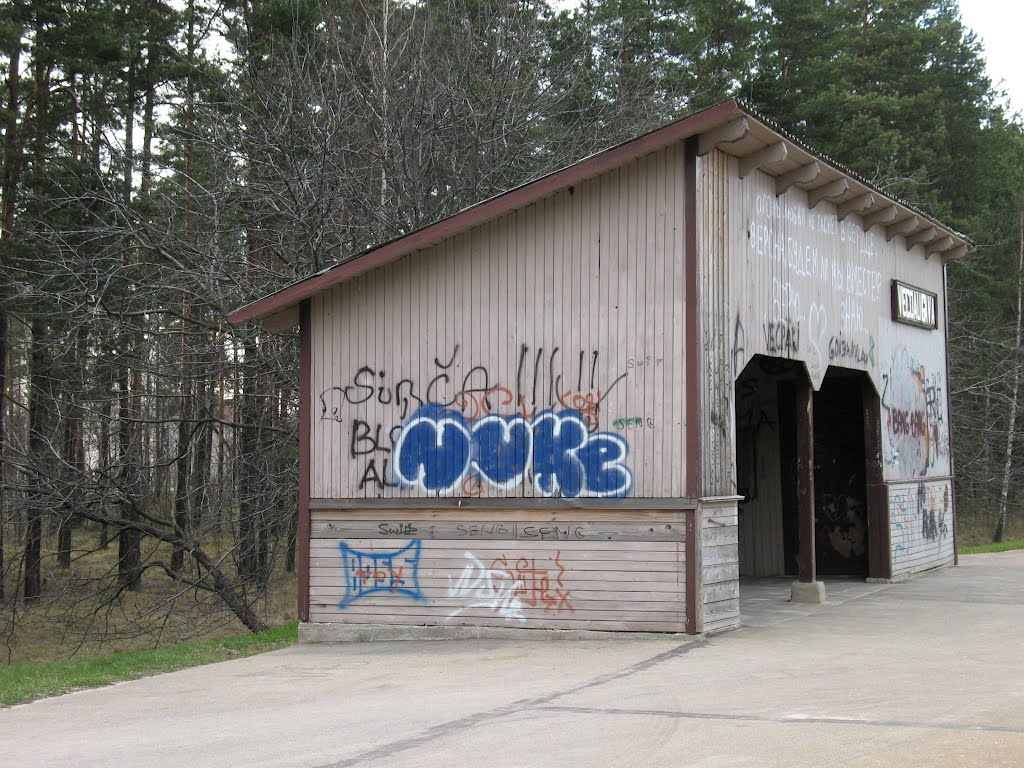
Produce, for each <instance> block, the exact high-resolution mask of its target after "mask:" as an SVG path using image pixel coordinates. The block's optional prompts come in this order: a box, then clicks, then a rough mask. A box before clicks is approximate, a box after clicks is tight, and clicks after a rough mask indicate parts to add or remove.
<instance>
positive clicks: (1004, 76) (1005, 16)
mask: <svg viewBox="0 0 1024 768" xmlns="http://www.w3.org/2000/svg"><path fill="white" fill-rule="evenodd" d="M960 17H961V19H962V20H963V23H964V25H965V26H967V27H970V28H971V29H973V30H974V31H975V32H976V33H977V35H978V37H979V38H980V39H981V43H982V45H983V46H984V47H985V60H986V61H987V62H988V76H989V77H990V78H992V84H993V85H994V86H996V87H997V88H1002V89H1003V90H1005V91H1006V92H1007V94H1008V95H1009V97H1010V105H1011V109H1012V111H1014V112H1022V113H1024V40H1022V39H1021V31H1022V27H1024V4H1022V3H1021V2H1019V0H960Z"/></svg>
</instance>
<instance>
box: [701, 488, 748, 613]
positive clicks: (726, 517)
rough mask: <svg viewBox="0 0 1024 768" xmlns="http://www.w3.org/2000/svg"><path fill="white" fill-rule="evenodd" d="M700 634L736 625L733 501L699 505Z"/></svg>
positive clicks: (737, 594) (736, 527)
mask: <svg viewBox="0 0 1024 768" xmlns="http://www.w3.org/2000/svg"><path fill="white" fill-rule="evenodd" d="M700 515H701V518H702V520H703V533H702V536H703V544H702V547H701V560H702V568H701V570H702V574H703V584H704V631H705V632H719V631H721V630H723V629H729V628H731V627H737V626H739V623H740V582H739V578H740V563H739V551H738V549H737V537H738V535H739V525H738V524H739V520H738V517H737V514H736V500H735V499H730V500H714V501H705V502H702V504H701V512H700Z"/></svg>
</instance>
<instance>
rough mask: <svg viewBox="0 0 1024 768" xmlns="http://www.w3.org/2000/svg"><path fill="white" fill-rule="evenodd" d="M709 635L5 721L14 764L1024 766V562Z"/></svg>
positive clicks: (121, 688)
mask: <svg viewBox="0 0 1024 768" xmlns="http://www.w3.org/2000/svg"><path fill="white" fill-rule="evenodd" d="M784 585H785V584H784V582H774V583H773V582H772V581H770V580H768V581H764V582H758V583H753V582H744V584H743V601H744V604H743V605H744V607H743V613H744V619H745V622H746V623H747V625H748V626H745V627H744V628H742V629H740V630H737V631H733V632H729V633H725V634H722V635H717V636H712V637H708V638H702V639H691V638H681V637H662V638H656V639H630V640H575V641H566V640H515V641H495V640H470V641H433V642H427V641H417V642H380V643H365V644H338V645H320V646H316V645H306V646H295V647H292V648H288V649H285V650H282V651H277V652H274V653H268V654H264V655H262V656H256V657H252V658H247V659H238V660H232V661H225V662H222V663H219V664H214V665H210V666H205V667H197V668H193V669H188V670H182V671H180V672H173V673H169V674H165V675H159V676H156V677H152V678H147V679H145V680H137V681H133V682H128V683H121V684H118V685H113V686H110V687H107V688H101V689H94V690H89V691H81V692H78V693H73V694H69V695H66V696H61V697H56V698H52V699H46V700H42V701H37V702H34V703H31V704H24V705H20V706H16V707H11V708H8V709H3V710H0V766H117V767H118V768H125V767H126V766H154V767H156V768H160V767H162V766H167V767H168V768H170V767H171V766H173V767H174V768H182V766H216V767H217V768H226V767H227V766H282V767H283V766H304V767H307V766H310V767H311V766H337V767H338V768H341V767H342V766H360V767H363V766H365V767H366V768H381V767H383V766H388V767H389V768H402V767H406V766H487V767H488V768H498V767H499V766H707V767H708V768H711V767H712V766H714V767H716V768H717V767H720V766H754V767H756V768H770V767H771V766H786V768H794V767H797V766H814V767H815V768H818V767H820V766H828V768H833V767H835V766H858V767H864V768H866V767H867V766H872V767H876V766H899V767H900V768H911V767H913V766H928V767H929V768H932V767H940V766H958V767H959V766H1014V767H1017V766H1024V551H1018V552H1007V553H1001V554H990V555H973V556H969V557H963V558H961V565H960V566H959V567H957V568H954V569H949V570H946V571H943V572H940V573H935V574H930V575H927V576H924V577H921V578H918V579H915V580H913V581H910V582H908V583H904V584H891V585H890V584H886V585H878V584H871V585H867V584H863V583H862V582H853V581H837V582H835V583H833V584H830V585H829V595H830V598H829V600H828V601H827V602H826V603H824V604H823V605H818V606H794V605H793V604H790V603H788V602H786V600H785V597H784V595H785V589H784Z"/></svg>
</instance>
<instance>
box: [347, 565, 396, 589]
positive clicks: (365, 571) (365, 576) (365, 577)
mask: <svg viewBox="0 0 1024 768" xmlns="http://www.w3.org/2000/svg"><path fill="white" fill-rule="evenodd" d="M404 570H405V566H404V565H400V566H399V567H398V568H360V569H358V570H356V571H354V572H353V574H352V575H353V576H355V577H356V578H357V579H359V580H360V582H361V584H362V586H364V587H365V586H366V584H367V583H368V582H373V584H374V586H380V585H381V584H388V586H389V587H390V589H391V591H392V592H396V591H397V590H398V588H399V587H401V586H403V585H404V584H405V579H403V578H402V571H404Z"/></svg>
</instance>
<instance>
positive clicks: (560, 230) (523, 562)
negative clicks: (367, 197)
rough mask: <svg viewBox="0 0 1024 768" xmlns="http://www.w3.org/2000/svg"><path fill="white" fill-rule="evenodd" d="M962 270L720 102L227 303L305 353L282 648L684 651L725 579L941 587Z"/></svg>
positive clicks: (726, 611)
mask: <svg viewBox="0 0 1024 768" xmlns="http://www.w3.org/2000/svg"><path fill="white" fill-rule="evenodd" d="M969 247H970V244H969V242H968V241H967V240H966V239H965V238H964V237H963V236H962V235H960V234H958V233H957V232H955V231H953V230H951V229H950V228H948V227H945V226H943V225H942V224H941V223H939V222H937V221H935V220H933V219H931V218H929V217H928V216H926V215H925V214H923V213H921V212H920V211H917V210H915V209H913V208H911V207H909V206H908V205H906V204H904V203H902V202H900V201H898V200H895V199H892V198H890V197H887V196H886V195H885V194H883V193H881V192H879V191H878V190H877V189H874V188H872V187H871V186H870V185H869V184H868V183H867V182H865V181H864V180H862V179H860V178H858V177H856V176H855V175H853V174H852V173H850V172H849V171H847V170H844V169H843V168H840V167H838V166H837V165H835V164H834V163H832V162H830V161H829V160H827V159H826V158H824V157H822V156H821V155H819V154H816V153H815V152H814V151H812V150H811V149H809V148H807V147H805V146H802V145H800V144H799V143H798V142H796V141H795V140H793V139H792V138H790V137H788V136H786V135H785V134H783V133H782V132H781V131H780V130H779V129H778V128H776V127H774V126H772V125H771V124H769V123H768V122H766V121H765V120H763V119H762V118H760V117H758V116H756V115H755V114H753V113H752V112H750V111H749V110H747V109H746V108H744V107H743V106H742V105H739V104H737V103H736V102H734V101H727V102H723V103H721V104H718V105H716V106H714V107H711V108H709V109H706V110H704V111H702V112H699V113H696V114H693V115H691V116H689V117H686V118H684V119H682V120H679V121H677V122H675V123H672V124H670V125H667V126H665V127H664V128H661V129H659V130H656V131H654V132H652V133H649V134H647V135H644V136H641V137H640V138H637V139H635V140H633V141H630V142H628V143H625V144H622V145H620V146H617V147H615V148H613V149H610V150H608V151H605V152H602V153H600V154H598V155H594V156H592V157H590V158H588V159H586V160H583V161H582V162H580V163H577V164H576V165H573V166H571V167H568V168H565V169H563V170H561V171H558V172H556V173H553V174H550V175H548V176H545V177H543V178H540V179H538V180H536V181H534V182H531V183H529V184H526V185H524V186H522V187H519V188H517V189H514V190H512V191H510V192H508V193H505V194H503V195H500V196H498V197H495V198H492V199H490V200H487V201H485V202H482V203H480V204H478V205H475V206H473V207H471V208H468V209H466V210H464V211H462V212H460V213H458V214H457V215H455V216H452V217H450V218H448V219H445V220H443V221H440V222H438V223H436V224H433V225H431V226H428V227H425V228H423V229H420V230H417V231H415V232H412V233H410V234H409V235H407V236H404V237H402V238H400V239H398V240H395V241H392V242H389V243H386V244H384V245H382V246H380V247H377V248H374V249H371V250H369V251H366V252H364V253H361V254H358V255H356V256H353V257H351V258H348V259H346V260H345V261H343V262H342V263H340V264H338V265H336V266H334V267H331V268H330V269H327V270H325V271H323V272H320V273H318V274H316V275H313V276H311V277H309V278H308V279H305V280H302V281H300V282H298V283H295V284H293V285H290V286H288V287H285V288H283V289H282V290H280V291H278V292H276V293H274V294H272V295H270V296H267V297H265V298H263V299H260V300H259V301H256V302H254V303H252V304H249V305H247V306H245V307H242V308H241V309H238V310H236V311H235V312H234V313H233V314H232V315H231V317H230V319H231V321H232V322H235V323H240V322H243V321H248V320H254V319H262V320H263V322H264V323H265V324H266V325H267V326H268V327H269V328H271V329H280V328H286V327H289V326H291V325H293V324H296V323H297V324H298V325H299V327H300V329H301V332H300V339H301V376H300V380H301V428H300V440H301V445H300V457H301V458H300V463H299V467H300V480H299V485H300V488H299V500H298V513H299V521H300V524H299V531H300V533H299V537H300V538H299V553H300V556H299V573H300V578H299V585H300V587H299V589H300V595H299V600H300V616H301V619H302V621H303V622H305V624H304V625H303V626H304V628H305V629H304V631H305V632H306V633H307V634H309V633H313V632H320V633H325V632H326V635H327V636H333V637H339V638H342V637H354V636H360V637H368V636H374V635H375V634H376V635H377V636H385V635H386V636H397V635H400V634H402V631H403V630H401V629H396V627H424V626H426V627H453V626H473V627H484V628H490V627H510V628H517V627H518V628H523V629H538V628H557V629H586V630H630V631H647V632H682V631H685V632H689V633H698V632H704V631H714V630H721V629H725V628H728V627H731V626H736V625H737V624H738V621H739V590H740V582H739V577H740V576H741V575H744V576H747V575H749V576H781V575H786V574H792V575H793V576H794V578H795V579H796V581H795V584H794V597H795V598H796V599H804V600H815V599H820V598H821V597H822V594H823V592H822V590H821V587H820V581H819V580H818V576H819V574H826V575H828V574H844V575H855V576H863V577H869V578H879V579H890V578H900V577H903V576H905V575H908V574H912V573H916V572H919V571H924V570H928V569H932V568H939V567H943V566H947V565H950V564H951V563H953V560H954V544H953V532H954V512H953V488H952V474H953V471H952V464H951V459H950V444H949V440H950V437H949V436H950V432H949V423H950V416H949V396H948V395H949V387H948V383H947V378H948V373H947V358H946V301H945V265H946V264H947V263H948V262H949V261H950V260H954V259H958V258H962V257H963V256H964V255H965V254H966V252H967V250H968V248H969ZM325 625H326V626H325ZM484 631H486V630H484ZM415 632H417V633H419V634H420V635H422V634H424V630H415ZM427 633H428V634H429V633H438V634H443V630H428V631H427Z"/></svg>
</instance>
